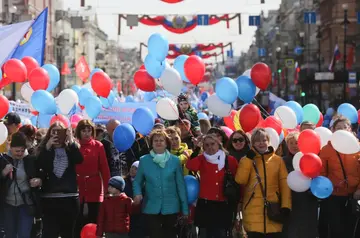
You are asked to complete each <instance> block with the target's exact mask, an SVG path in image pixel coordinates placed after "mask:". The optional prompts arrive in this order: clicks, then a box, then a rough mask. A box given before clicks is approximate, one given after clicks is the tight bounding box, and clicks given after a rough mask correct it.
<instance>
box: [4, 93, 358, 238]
mask: <svg viewBox="0 0 360 238" xmlns="http://www.w3.org/2000/svg"><path fill="white" fill-rule="evenodd" d="M178 107H179V112H180V118H179V120H177V121H162V120H160V119H156V124H155V126H154V129H153V131H152V132H151V133H150V134H149V135H148V136H143V135H140V134H137V138H136V142H135V143H134V144H133V146H132V148H131V149H129V150H128V151H126V152H122V153H120V152H118V151H117V149H116V148H115V146H114V143H113V141H112V134H113V132H114V130H115V128H116V127H117V126H118V125H119V124H120V123H119V122H118V121H115V120H110V121H109V122H108V123H107V125H106V126H103V125H94V124H93V123H92V121H90V120H82V121H80V122H79V123H78V125H77V127H76V128H73V129H72V128H66V127H65V125H64V124H62V123H61V122H55V123H53V124H52V125H51V126H50V127H49V128H48V129H36V128H35V127H34V126H32V125H23V126H21V119H20V117H19V115H17V114H16V113H13V112H11V113H9V114H8V115H7V116H6V117H5V118H4V120H3V123H4V124H5V125H6V127H7V129H8V133H9V139H8V141H7V142H5V143H4V144H3V145H1V147H0V152H2V153H1V154H0V171H1V178H0V189H1V193H0V209H1V211H0V214H1V216H0V227H1V228H3V229H4V232H5V236H6V238H17V237H18V238H30V237H31V238H33V237H44V238H58V237H62V238H73V237H80V236H81V232H82V229H83V227H84V226H85V225H86V224H89V223H94V224H97V230H96V236H97V237H103V236H105V237H110V238H111V237H114V238H115V237H118V238H125V237H129V238H145V237H150V238H175V237H179V238H183V237H200V238H225V237H234V238H235V237H248V238H257V237H259V238H260V237H267V238H316V237H320V238H328V237H332V238H333V237H344V238H355V237H360V231H359V230H360V228H359V227H358V221H359V218H358V217H356V215H355V214H354V213H353V211H352V208H351V204H350V203H349V201H350V200H349V198H354V199H357V200H359V199H360V162H359V158H360V153H356V154H352V155H344V154H341V153H338V152H336V150H335V149H334V148H333V147H332V145H331V142H329V143H328V144H327V145H326V146H324V147H323V148H322V150H321V152H320V154H319V156H320V158H321V160H322V164H323V169H322V175H323V176H326V177H328V178H329V179H330V180H331V182H332V183H333V186H334V191H333V193H332V195H331V196H330V197H329V198H327V199H323V200H319V199H317V198H316V197H315V196H313V195H312V193H311V192H303V193H297V192H292V191H291V190H290V188H289V187H288V184H287V176H288V173H290V172H291V171H293V170H294V167H293V163H292V160H293V157H294V155H295V154H296V153H297V152H299V148H298V145H297V141H298V137H299V134H300V132H301V131H303V130H305V129H315V125H314V124H312V123H310V122H303V123H302V124H301V126H300V130H299V131H294V132H291V133H289V134H288V135H287V136H286V138H285V140H284V141H283V142H282V143H281V145H280V146H279V148H278V149H277V150H276V151H275V148H273V147H271V145H270V136H269V134H268V133H267V131H266V130H264V129H262V128H257V129H254V130H253V131H252V133H251V134H249V133H244V132H243V131H242V130H238V131H235V132H233V133H232V134H231V136H230V137H228V136H227V135H226V134H225V132H224V131H223V130H222V129H221V128H220V127H212V126H214V125H213V123H211V122H210V121H209V120H207V119H200V120H198V118H197V114H196V111H195V110H194V109H193V108H192V106H191V105H190V103H189V101H188V99H187V97H186V95H180V96H179V98H178ZM331 130H332V131H333V132H335V131H338V130H347V131H351V130H352V125H351V123H350V122H349V120H348V119H346V118H344V117H341V116H336V115H335V116H334V118H333V123H332V125H331ZM186 175H191V176H194V177H195V178H196V179H197V180H198V181H199V187H200V190H199V195H198V198H197V200H196V201H195V202H194V203H191V204H189V203H188V198H187V187H186V183H185V180H184V176H186ZM229 178H230V180H231V179H232V180H233V181H234V183H232V184H231V186H232V188H235V189H237V190H238V192H237V193H235V196H232V195H231V196H230V195H229V192H228V189H229V185H228V183H229V181H230V180H229ZM230 182H231V181H230ZM319 211H320V212H319ZM3 236H4V234H3ZM5 236H4V237H5Z"/></svg>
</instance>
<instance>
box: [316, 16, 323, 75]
mask: <svg viewBox="0 0 360 238" xmlns="http://www.w3.org/2000/svg"><path fill="white" fill-rule="evenodd" d="M316 25H317V33H316V38H317V40H318V49H317V50H318V71H319V72H321V48H320V47H321V37H322V35H321V21H320V20H319V21H317V22H316Z"/></svg>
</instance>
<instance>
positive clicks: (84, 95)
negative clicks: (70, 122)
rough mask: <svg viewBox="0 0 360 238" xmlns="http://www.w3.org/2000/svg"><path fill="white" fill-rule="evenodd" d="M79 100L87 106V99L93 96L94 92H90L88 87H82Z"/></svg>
mask: <svg viewBox="0 0 360 238" xmlns="http://www.w3.org/2000/svg"><path fill="white" fill-rule="evenodd" d="M78 96H79V102H80V105H83V106H85V103H86V100H87V99H88V98H90V97H92V96H93V94H92V93H91V92H90V90H89V89H87V88H81V89H80V91H79V94H78Z"/></svg>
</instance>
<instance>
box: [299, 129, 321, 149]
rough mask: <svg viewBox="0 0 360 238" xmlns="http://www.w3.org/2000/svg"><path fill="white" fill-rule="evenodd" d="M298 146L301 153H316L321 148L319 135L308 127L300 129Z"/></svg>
mask: <svg viewBox="0 0 360 238" xmlns="http://www.w3.org/2000/svg"><path fill="white" fill-rule="evenodd" d="M298 146H299V149H300V151H301V152H302V153H304V154H306V153H314V154H318V153H319V152H320V149H321V140H320V136H319V135H318V134H317V133H316V132H315V131H314V130H310V129H306V130H304V131H302V132H301V133H300V135H299V139H298Z"/></svg>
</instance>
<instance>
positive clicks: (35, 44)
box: [9, 8, 48, 65]
mask: <svg viewBox="0 0 360 238" xmlns="http://www.w3.org/2000/svg"><path fill="white" fill-rule="evenodd" d="M47 17H48V8H45V9H44V10H43V11H42V12H41V13H40V15H38V17H37V18H36V19H35V20H34V22H33V24H32V25H31V27H30V28H29V30H28V31H27V33H26V34H25V35H24V37H23V39H22V40H21V41H20V43H19V45H18V46H17V47H16V49H15V50H14V51H13V53H12V54H11V55H10V57H9V58H16V59H22V58H24V57H25V56H31V57H33V58H34V59H36V61H37V62H38V63H39V64H40V65H43V64H44V52H45V45H46V28H47Z"/></svg>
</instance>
